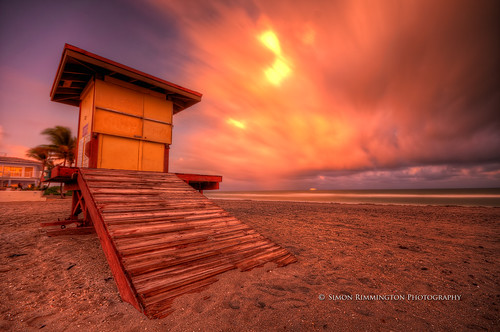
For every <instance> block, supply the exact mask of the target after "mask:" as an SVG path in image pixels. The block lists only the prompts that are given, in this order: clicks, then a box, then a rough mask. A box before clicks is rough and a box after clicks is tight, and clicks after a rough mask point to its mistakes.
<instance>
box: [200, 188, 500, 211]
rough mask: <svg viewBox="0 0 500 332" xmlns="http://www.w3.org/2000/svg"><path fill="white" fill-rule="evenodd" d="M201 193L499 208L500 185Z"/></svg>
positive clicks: (265, 198) (215, 196)
mask: <svg viewBox="0 0 500 332" xmlns="http://www.w3.org/2000/svg"><path fill="white" fill-rule="evenodd" d="M204 194H205V196H207V197H208V198H212V199H235V200H256V201H294V202H322V203H343V204H362V203H365V204H366V203H368V204H397V205H439V206H449V205H453V206H488V207H500V188H487V189H397V190H388V189H387V190H303V191H209V190H206V191H204Z"/></svg>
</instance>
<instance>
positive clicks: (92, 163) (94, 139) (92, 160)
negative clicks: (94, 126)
mask: <svg viewBox="0 0 500 332" xmlns="http://www.w3.org/2000/svg"><path fill="white" fill-rule="evenodd" d="M89 150H90V152H89V168H97V158H98V156H99V138H98V134H96V133H92V135H91V136H90V146H89Z"/></svg>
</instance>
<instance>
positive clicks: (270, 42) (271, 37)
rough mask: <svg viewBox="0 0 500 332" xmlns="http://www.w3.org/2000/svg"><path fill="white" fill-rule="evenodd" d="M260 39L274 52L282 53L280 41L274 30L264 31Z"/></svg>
mask: <svg viewBox="0 0 500 332" xmlns="http://www.w3.org/2000/svg"><path fill="white" fill-rule="evenodd" d="M259 40H260V41H261V42H262V44H264V45H265V46H266V47H267V48H268V49H270V50H271V51H272V52H273V53H274V54H276V55H281V47H280V41H279V40H278V37H276V34H275V33H274V32H273V31H271V30H268V31H266V32H264V33H263V34H261V35H260V36H259Z"/></svg>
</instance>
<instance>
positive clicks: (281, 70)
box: [264, 59, 291, 85]
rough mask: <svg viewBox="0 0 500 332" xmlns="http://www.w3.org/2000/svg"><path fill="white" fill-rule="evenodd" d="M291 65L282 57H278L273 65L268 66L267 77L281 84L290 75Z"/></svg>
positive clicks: (270, 80) (274, 82) (276, 83)
mask: <svg viewBox="0 0 500 332" xmlns="http://www.w3.org/2000/svg"><path fill="white" fill-rule="evenodd" d="M290 71H291V70H290V67H289V66H288V65H287V64H286V63H285V62H284V61H283V60H281V59H276V61H274V64H273V66H272V67H269V68H267V69H266V70H265V71H264V72H265V74H266V77H267V79H268V80H269V82H271V83H272V84H274V85H279V84H280V83H281V81H282V80H283V79H284V78H285V77H287V76H288V75H290Z"/></svg>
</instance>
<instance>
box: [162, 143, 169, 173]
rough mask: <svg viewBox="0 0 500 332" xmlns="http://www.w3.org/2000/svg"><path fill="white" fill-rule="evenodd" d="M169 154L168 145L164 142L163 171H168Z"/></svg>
mask: <svg viewBox="0 0 500 332" xmlns="http://www.w3.org/2000/svg"><path fill="white" fill-rule="evenodd" d="M169 155H170V145H168V144H165V151H164V155H163V173H168V163H169Z"/></svg>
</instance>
